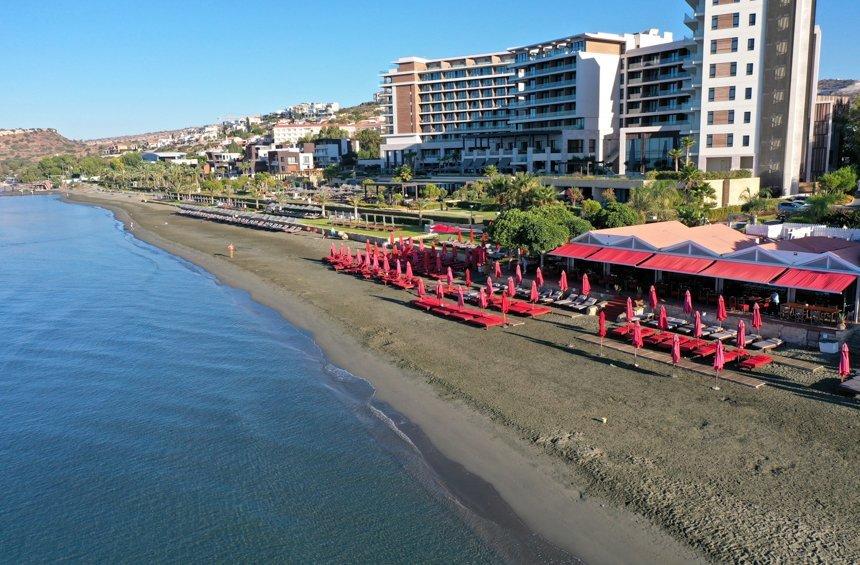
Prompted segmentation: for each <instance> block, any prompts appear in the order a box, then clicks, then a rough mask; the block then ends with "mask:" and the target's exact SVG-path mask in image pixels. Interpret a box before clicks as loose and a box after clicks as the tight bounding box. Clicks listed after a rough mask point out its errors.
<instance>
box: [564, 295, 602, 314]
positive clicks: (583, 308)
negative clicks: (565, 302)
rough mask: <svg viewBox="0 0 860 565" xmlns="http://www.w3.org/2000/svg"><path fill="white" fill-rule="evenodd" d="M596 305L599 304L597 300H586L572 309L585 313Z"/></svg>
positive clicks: (574, 305)
mask: <svg viewBox="0 0 860 565" xmlns="http://www.w3.org/2000/svg"><path fill="white" fill-rule="evenodd" d="M595 304H597V299H596V298H586V299H585V300H583V301H582V302H579V303H578V304H573V305H572V306H571V307H570V308H571V309H572V310H574V311H575V312H585V311H587V310H588V309H589V308H591V307H592V306H594V305H595Z"/></svg>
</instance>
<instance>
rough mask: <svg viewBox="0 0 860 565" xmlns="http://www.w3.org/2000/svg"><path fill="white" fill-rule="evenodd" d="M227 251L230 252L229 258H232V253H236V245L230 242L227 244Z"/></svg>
mask: <svg viewBox="0 0 860 565" xmlns="http://www.w3.org/2000/svg"><path fill="white" fill-rule="evenodd" d="M227 253H229V254H230V259H232V258H233V254H234V253H236V246H235V245H233V243H232V242H230V243H228V244H227Z"/></svg>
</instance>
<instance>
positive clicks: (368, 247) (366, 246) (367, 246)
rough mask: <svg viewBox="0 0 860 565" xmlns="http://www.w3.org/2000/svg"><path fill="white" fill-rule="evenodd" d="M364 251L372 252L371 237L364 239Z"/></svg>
mask: <svg viewBox="0 0 860 565" xmlns="http://www.w3.org/2000/svg"><path fill="white" fill-rule="evenodd" d="M364 252H365V253H370V240H369V239H365V240H364Z"/></svg>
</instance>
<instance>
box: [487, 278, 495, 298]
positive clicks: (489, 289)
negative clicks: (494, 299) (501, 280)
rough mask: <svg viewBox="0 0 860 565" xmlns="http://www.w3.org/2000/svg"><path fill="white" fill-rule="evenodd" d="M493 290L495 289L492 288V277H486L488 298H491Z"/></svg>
mask: <svg viewBox="0 0 860 565" xmlns="http://www.w3.org/2000/svg"><path fill="white" fill-rule="evenodd" d="M493 290H495V289H494V288H493V278H492V277H487V294H489V295H490V296H492V295H493Z"/></svg>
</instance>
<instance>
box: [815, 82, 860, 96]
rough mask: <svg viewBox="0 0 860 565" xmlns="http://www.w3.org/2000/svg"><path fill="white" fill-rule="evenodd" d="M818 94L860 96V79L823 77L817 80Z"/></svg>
mask: <svg viewBox="0 0 860 565" xmlns="http://www.w3.org/2000/svg"><path fill="white" fill-rule="evenodd" d="M818 94H820V95H822V96H850V97H851V98H856V97H857V96H860V80H850V79H847V80H846V79H833V78H825V79H821V80H819V81H818Z"/></svg>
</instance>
